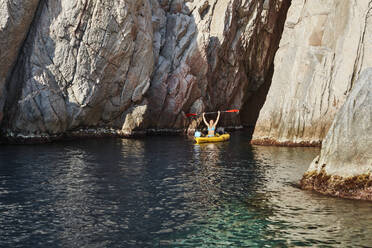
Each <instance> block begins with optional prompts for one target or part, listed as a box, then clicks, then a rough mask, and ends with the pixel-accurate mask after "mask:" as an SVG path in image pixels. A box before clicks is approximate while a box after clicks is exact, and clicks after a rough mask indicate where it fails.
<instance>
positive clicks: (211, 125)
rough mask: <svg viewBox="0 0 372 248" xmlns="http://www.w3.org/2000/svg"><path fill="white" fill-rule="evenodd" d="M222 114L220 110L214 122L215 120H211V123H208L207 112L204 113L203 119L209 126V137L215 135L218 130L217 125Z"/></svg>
mask: <svg viewBox="0 0 372 248" xmlns="http://www.w3.org/2000/svg"><path fill="white" fill-rule="evenodd" d="M220 114H221V112H220V111H218V115H217V119H216V121H215V122H214V121H213V120H210V121H209V123H208V122H207V120H206V119H205V113H203V121H204V123H205V125H206V126H207V127H208V137H214V133H215V131H216V126H217V124H218V121H219V120H220Z"/></svg>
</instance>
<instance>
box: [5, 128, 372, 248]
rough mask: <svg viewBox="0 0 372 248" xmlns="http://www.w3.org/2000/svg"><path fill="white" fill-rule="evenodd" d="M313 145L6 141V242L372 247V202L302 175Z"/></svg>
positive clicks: (235, 138)
mask: <svg viewBox="0 0 372 248" xmlns="http://www.w3.org/2000/svg"><path fill="white" fill-rule="evenodd" d="M317 153H318V149H314V148H283V147H282V148H280V147H260V146H250V145H249V142H248V138H247V137H244V135H242V133H234V134H233V135H232V139H231V141H230V142H226V143H223V144H214V145H203V146H199V145H194V144H193V143H192V142H191V141H190V140H187V139H186V138H183V137H151V138H147V139H146V140H121V139H101V140H82V141H71V142H61V143H54V144H47V145H34V146H0V247H89V248H91V247H300V246H321V247H358V246H365V247H368V246H369V247H370V246H371V245H372V204H371V203H368V202H362V201H351V200H343V199H336V198H331V197H325V196H322V195H319V194H316V193H312V192H306V191H301V190H299V189H298V188H296V187H295V186H294V184H295V183H296V182H298V181H299V179H300V177H301V175H302V174H303V172H304V171H305V170H306V169H307V167H308V165H309V163H310V162H311V160H312V159H313V158H314V157H315V156H316V155H317Z"/></svg>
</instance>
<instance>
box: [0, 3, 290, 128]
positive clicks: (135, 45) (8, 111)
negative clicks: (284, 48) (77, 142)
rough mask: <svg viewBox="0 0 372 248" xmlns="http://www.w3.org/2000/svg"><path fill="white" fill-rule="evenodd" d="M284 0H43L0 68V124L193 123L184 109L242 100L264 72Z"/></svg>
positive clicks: (232, 120)
mask: <svg viewBox="0 0 372 248" xmlns="http://www.w3.org/2000/svg"><path fill="white" fill-rule="evenodd" d="M30 2H31V1H30ZM34 2H35V1H34ZM289 4H290V1H289V0H270V1H269V0H266V1H258V0H255V1H251V0H245V1H242V0H209V1H183V0H173V1H170V0H138V1H132V0H116V1H111V0H104V1H98V0H81V1H72V0H53V1H51V0H46V1H41V2H40V6H39V8H38V11H37V14H36V16H35V18H34V21H33V24H32V26H31V28H30V30H29V33H28V37H27V39H26V41H25V44H24V46H23V49H22V51H21V54H20V55H19V57H18V60H17V64H16V65H15V67H14V69H13V70H12V73H10V69H7V68H5V69H4V68H2V69H3V70H4V71H6V73H8V74H11V75H10V77H9V80H7V89H8V91H7V92H8V93H7V95H6V104H5V118H4V121H3V123H2V129H3V130H5V133H6V134H11V133H16V134H23V135H59V134H63V133H65V132H68V131H71V130H76V129H81V128H101V127H103V128H114V129H118V130H122V132H123V133H124V134H126V135H130V134H132V132H133V131H136V130H137V131H138V130H144V129H148V128H155V129H163V128H172V129H178V128H186V127H191V128H192V127H195V126H196V125H198V123H199V122H200V120H193V121H192V120H191V121H190V120H189V119H187V118H186V116H185V113H187V112H201V111H203V110H216V109H228V108H241V107H242V106H243V104H244V103H245V102H246V101H247V99H249V98H250V97H251V96H252V95H253V93H254V92H255V91H257V90H258V89H259V87H260V86H261V85H263V83H264V82H268V81H270V79H271V75H270V73H269V72H270V71H272V62H273V58H274V55H275V52H276V49H277V47H278V44H279V40H280V37H281V33H282V28H283V25H284V20H285V16H286V12H287V10H288V8H289ZM1 11H3V10H1ZM20 19H22V18H20ZM9 35H10V36H12V33H9ZM2 99H5V98H4V97H3V98H2ZM3 101H4V100H3ZM223 122H225V124H226V125H238V124H240V118H239V116H236V115H235V116H229V121H227V119H225V120H223V118H222V123H223Z"/></svg>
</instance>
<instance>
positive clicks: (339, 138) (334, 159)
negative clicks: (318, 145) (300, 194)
mask: <svg viewBox="0 0 372 248" xmlns="http://www.w3.org/2000/svg"><path fill="white" fill-rule="evenodd" d="M371 150H372V68H368V69H365V70H364V72H363V73H362V74H361V76H360V78H359V80H358V81H357V82H355V85H354V87H353V89H352V91H351V92H350V94H349V96H348V98H347V100H346V102H345V104H344V105H343V106H342V108H341V109H340V111H339V112H338V113H337V115H336V117H335V119H334V121H333V123H332V126H331V128H330V130H329V131H328V133H327V136H326V137H325V139H324V141H323V145H322V149H321V152H320V155H319V156H318V157H317V158H315V160H314V161H313V162H312V164H311V165H310V167H309V169H308V171H307V172H306V173H305V175H304V176H303V178H302V180H301V186H302V188H304V189H314V190H316V191H318V192H321V193H324V194H331V195H335V196H340V197H346V198H356V199H367V200H372V153H371Z"/></svg>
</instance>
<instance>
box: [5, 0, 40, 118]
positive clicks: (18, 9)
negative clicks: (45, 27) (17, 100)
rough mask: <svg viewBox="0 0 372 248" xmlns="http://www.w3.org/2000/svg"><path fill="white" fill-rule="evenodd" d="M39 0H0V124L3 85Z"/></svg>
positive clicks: (9, 73)
mask: <svg viewBox="0 0 372 248" xmlns="http://www.w3.org/2000/svg"><path fill="white" fill-rule="evenodd" d="M38 3H39V0H30V1H21V0H13V1H8V0H0V124H1V121H2V118H3V107H4V103H5V96H6V88H5V83H6V80H7V78H8V77H9V76H10V75H11V72H12V67H13V65H14V63H15V62H16V60H17V57H18V53H19V50H20V48H21V46H22V43H23V41H24V39H25V38H26V35H27V33H28V30H29V27H30V24H31V22H32V20H33V18H34V14H35V11H36V8H37V6H38Z"/></svg>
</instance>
